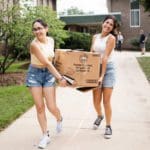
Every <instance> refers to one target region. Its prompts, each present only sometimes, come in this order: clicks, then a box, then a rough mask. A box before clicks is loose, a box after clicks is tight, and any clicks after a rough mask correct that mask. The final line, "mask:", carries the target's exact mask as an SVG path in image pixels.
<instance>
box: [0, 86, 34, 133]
mask: <svg viewBox="0 0 150 150" xmlns="http://www.w3.org/2000/svg"><path fill="white" fill-rule="evenodd" d="M31 106H33V101H32V98H31V95H30V93H29V91H28V88H26V87H25V86H8V87H0V131H2V130H3V129H4V128H6V127H7V126H8V125H9V124H10V123H12V122H13V121H14V120H15V119H16V118H18V117H19V116H20V115H22V114H23V113H24V112H25V111H27V110H28V109H29V108H30V107H31Z"/></svg>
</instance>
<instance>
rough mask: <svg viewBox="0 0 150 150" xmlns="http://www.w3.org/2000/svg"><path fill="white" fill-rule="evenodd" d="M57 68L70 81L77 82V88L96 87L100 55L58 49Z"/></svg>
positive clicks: (56, 52)
mask: <svg viewBox="0 0 150 150" xmlns="http://www.w3.org/2000/svg"><path fill="white" fill-rule="evenodd" d="M54 63H55V67H56V68H57V70H58V71H59V72H60V73H61V74H62V75H64V76H65V77H66V78H69V79H70V80H75V82H76V87H78V88H81V87H96V86H98V79H99V73H100V55H99V54H98V53H92V52H85V51H77V50H69V49H67V50H65V49H56V51H55V60H54Z"/></svg>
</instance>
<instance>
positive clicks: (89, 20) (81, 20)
mask: <svg viewBox="0 0 150 150" xmlns="http://www.w3.org/2000/svg"><path fill="white" fill-rule="evenodd" d="M107 15H109V14H102V15H76V16H75V15H71V16H60V20H62V21H64V22H65V23H66V24H67V25H71V24H97V23H100V22H102V21H103V19H104V18H105V17H106V16H107ZM111 15H114V16H115V17H116V19H117V20H118V21H119V22H121V13H115V14H112V13H111Z"/></svg>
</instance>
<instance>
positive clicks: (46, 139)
mask: <svg viewBox="0 0 150 150" xmlns="http://www.w3.org/2000/svg"><path fill="white" fill-rule="evenodd" d="M49 143H50V137H49V134H45V135H44V136H43V137H42V139H41V140H40V143H39V145H38V148H40V149H44V148H46V147H47V144H49Z"/></svg>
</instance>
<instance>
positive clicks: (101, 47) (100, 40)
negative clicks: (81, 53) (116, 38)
mask: <svg viewBox="0 0 150 150" xmlns="http://www.w3.org/2000/svg"><path fill="white" fill-rule="evenodd" d="M109 36H110V34H108V35H107V36H105V37H101V34H96V35H94V38H95V40H94V43H93V46H92V49H93V50H94V52H97V53H100V54H101V57H103V55H104V53H105V50H106V43H107V40H108V38H109ZM113 54H114V48H113V50H112V52H111V54H110V55H109V58H108V63H110V62H113V58H114V57H113Z"/></svg>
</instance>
